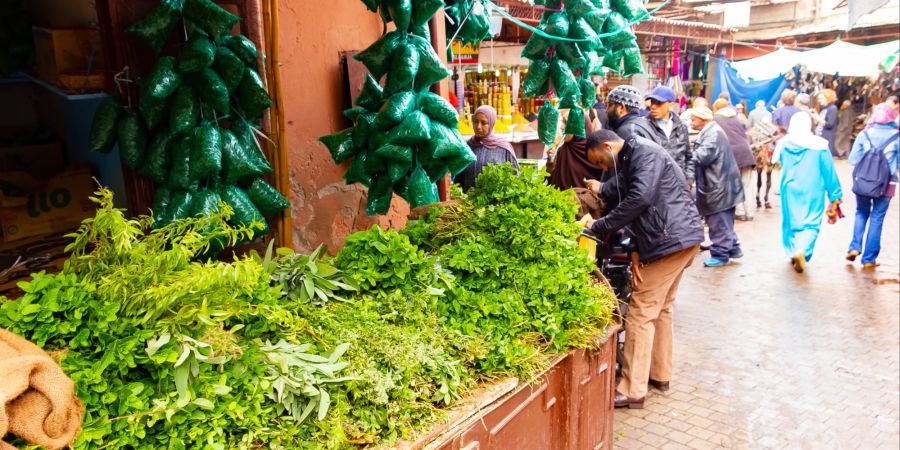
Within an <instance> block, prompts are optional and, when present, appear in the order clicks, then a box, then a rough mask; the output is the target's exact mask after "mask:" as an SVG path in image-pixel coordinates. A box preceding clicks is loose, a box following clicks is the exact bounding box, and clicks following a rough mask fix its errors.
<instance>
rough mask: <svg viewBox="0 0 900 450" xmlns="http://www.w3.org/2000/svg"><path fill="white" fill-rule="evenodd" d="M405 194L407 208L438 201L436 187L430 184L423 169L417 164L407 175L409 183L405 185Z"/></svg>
mask: <svg viewBox="0 0 900 450" xmlns="http://www.w3.org/2000/svg"><path fill="white" fill-rule="evenodd" d="M406 192H407V196H406V201H407V202H409V206H410V207H412V208H417V207H419V206H422V205H430V204H432V203H437V202H438V201H440V198H438V192H437V186H435V185H434V183H432V182H431V179H430V178H429V177H428V173H426V172H425V169H423V168H422V166H420V165H418V164H416V167H415V168H414V169H413V171H412V173H411V174H410V175H409V181H407V183H406Z"/></svg>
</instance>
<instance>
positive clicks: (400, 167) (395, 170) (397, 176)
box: [382, 147, 412, 184]
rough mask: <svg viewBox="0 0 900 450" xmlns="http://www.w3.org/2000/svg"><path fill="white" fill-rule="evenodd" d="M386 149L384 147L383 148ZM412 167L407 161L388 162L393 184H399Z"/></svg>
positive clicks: (388, 171)
mask: <svg viewBox="0 0 900 450" xmlns="http://www.w3.org/2000/svg"><path fill="white" fill-rule="evenodd" d="M382 148H384V147H382ZM410 166H412V164H411V163H410V162H407V161H397V160H393V159H391V160H388V170H387V173H388V176H389V177H390V178H391V183H395V184H396V183H397V182H399V181H400V180H402V179H403V177H405V176H406V174H407V173H409V168H410Z"/></svg>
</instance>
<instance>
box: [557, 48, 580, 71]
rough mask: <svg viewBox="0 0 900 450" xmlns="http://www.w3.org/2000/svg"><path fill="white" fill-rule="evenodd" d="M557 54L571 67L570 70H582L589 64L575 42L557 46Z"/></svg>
mask: <svg viewBox="0 0 900 450" xmlns="http://www.w3.org/2000/svg"><path fill="white" fill-rule="evenodd" d="M556 52H557V54H558V55H559V59H562V60H564V61H566V63H567V64H568V65H569V70H575V69H582V68H584V66H585V64H586V63H587V60H586V59H585V57H584V53H583V52H582V51H581V47H580V46H579V45H578V44H576V43H574V42H560V43H559V45H557V46H556Z"/></svg>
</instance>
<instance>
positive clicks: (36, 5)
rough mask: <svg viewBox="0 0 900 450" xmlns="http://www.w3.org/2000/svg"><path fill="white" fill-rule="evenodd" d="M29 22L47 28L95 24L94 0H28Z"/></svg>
mask: <svg viewBox="0 0 900 450" xmlns="http://www.w3.org/2000/svg"><path fill="white" fill-rule="evenodd" d="M28 10H29V13H30V15H31V24H32V25H37V26H40V27H48V28H93V27H96V26H97V23H98V21H97V1H96V0H28Z"/></svg>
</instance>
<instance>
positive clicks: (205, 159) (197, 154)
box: [190, 122, 222, 181]
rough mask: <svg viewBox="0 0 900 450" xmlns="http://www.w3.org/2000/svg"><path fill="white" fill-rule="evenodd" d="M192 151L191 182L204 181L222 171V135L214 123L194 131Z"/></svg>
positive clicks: (205, 124)
mask: <svg viewBox="0 0 900 450" xmlns="http://www.w3.org/2000/svg"><path fill="white" fill-rule="evenodd" d="M192 143H193V147H192V149H191V171H190V175H191V180H194V181H197V180H203V179H205V178H208V177H211V176H213V175H217V174H218V173H219V171H221V170H222V135H221V134H219V129H218V128H217V127H215V126H214V125H213V124H212V123H210V122H206V123H204V124H203V125H200V127H198V128H196V129H195V130H194V138H193V141H192Z"/></svg>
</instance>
